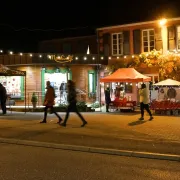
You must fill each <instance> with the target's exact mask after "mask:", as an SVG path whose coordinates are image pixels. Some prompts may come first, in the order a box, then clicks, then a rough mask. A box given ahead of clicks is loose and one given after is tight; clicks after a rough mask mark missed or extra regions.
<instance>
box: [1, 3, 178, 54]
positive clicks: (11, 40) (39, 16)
mask: <svg viewBox="0 0 180 180" xmlns="http://www.w3.org/2000/svg"><path fill="white" fill-rule="evenodd" d="M7 1H8V0H7ZM178 1H179V0H176V1H174V0H156V1H155V0H147V1H145V0H141V1H138V0H134V1H133V0H129V1H128V0H114V1H113V0H111V1H102V0H101V1H100V2H98V1H97V0H96V1H95V0H91V1H82V2H81V1H73V0H72V1H69V0H66V1H62V0H61V1H55V2H53V1H52V0H50V1H46V2H45V1H42V2H43V3H39V2H38V1H37V0H36V1H28V0H27V1H22V2H20V1H18V2H17V1H10V2H6V1H5V2H6V3H2V2H1V4H0V6H1V8H0V49H3V50H12V51H14V52H20V51H21V52H36V51H37V44H38V41H41V40H48V39H53V38H63V37H73V36H79V35H91V34H95V29H96V28H98V27H103V26H109V25H118V24H124V23H131V22H138V21H146V20H156V19H160V18H161V17H166V18H171V17H178V16H180V10H179V11H178V8H179V9H180V1H179V2H178ZM57 2H58V3H57ZM142 2H143V3H142Z"/></svg>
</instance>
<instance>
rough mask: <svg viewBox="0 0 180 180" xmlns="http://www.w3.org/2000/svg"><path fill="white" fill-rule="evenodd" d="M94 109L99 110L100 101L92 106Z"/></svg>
mask: <svg viewBox="0 0 180 180" xmlns="http://www.w3.org/2000/svg"><path fill="white" fill-rule="evenodd" d="M91 107H92V108H94V109H95V108H99V107H100V103H99V102H98V101H96V102H95V103H93V104H91Z"/></svg>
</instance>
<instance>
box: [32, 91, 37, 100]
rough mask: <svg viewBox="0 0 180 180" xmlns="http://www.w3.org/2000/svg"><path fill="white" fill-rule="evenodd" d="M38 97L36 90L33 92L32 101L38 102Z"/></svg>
mask: <svg viewBox="0 0 180 180" xmlns="http://www.w3.org/2000/svg"><path fill="white" fill-rule="evenodd" d="M37 101H38V97H37V96H36V94H35V92H33V94H32V97H31V102H37Z"/></svg>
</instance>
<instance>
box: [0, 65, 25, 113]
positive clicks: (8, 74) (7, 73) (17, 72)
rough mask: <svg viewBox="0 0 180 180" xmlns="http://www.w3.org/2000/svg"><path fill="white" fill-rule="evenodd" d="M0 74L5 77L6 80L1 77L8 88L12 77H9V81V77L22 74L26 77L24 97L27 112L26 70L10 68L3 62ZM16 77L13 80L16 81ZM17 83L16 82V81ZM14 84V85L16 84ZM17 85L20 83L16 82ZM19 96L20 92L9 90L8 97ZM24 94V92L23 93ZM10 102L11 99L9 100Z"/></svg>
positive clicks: (0, 66)
mask: <svg viewBox="0 0 180 180" xmlns="http://www.w3.org/2000/svg"><path fill="white" fill-rule="evenodd" d="M0 76H1V77H5V79H6V80H3V79H1V81H2V82H0V83H2V84H3V86H4V87H5V88H6V89H7V88H8V87H9V86H10V85H9V83H10V84H11V82H10V79H8V81H7V77H17V76H22V77H24V87H25V88H24V89H25V92H24V94H23V98H24V103H25V112H26V71H20V70H15V69H10V68H9V67H6V66H4V65H2V64H0ZM14 80H15V79H13V80H12V81H14ZM14 84H15V83H14ZM14 84H13V85H14ZM16 85H17V86H18V83H16ZM15 95H16V96H19V94H18V93H16V92H15V91H12V92H9V91H8V99H9V100H10V98H11V96H15ZM21 96H22V94H21ZM9 102H10V101H9Z"/></svg>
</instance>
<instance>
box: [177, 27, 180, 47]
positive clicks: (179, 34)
mask: <svg viewBox="0 0 180 180" xmlns="http://www.w3.org/2000/svg"><path fill="white" fill-rule="evenodd" d="M177 49H178V50H180V26H178V27H177Z"/></svg>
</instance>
